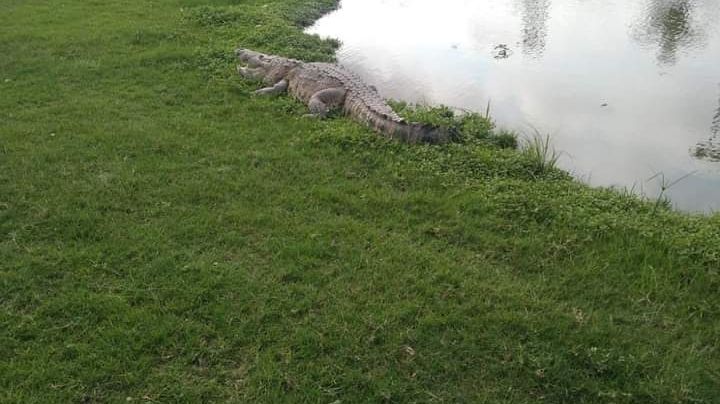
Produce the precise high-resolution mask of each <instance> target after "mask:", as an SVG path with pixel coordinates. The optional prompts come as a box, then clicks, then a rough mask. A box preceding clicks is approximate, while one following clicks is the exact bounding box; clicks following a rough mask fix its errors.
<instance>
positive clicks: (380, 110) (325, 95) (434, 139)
mask: <svg viewBox="0 0 720 404" xmlns="http://www.w3.org/2000/svg"><path fill="white" fill-rule="evenodd" d="M236 54H237V56H238V59H239V60H240V62H241V63H243V64H244V65H246V66H243V65H239V66H238V73H240V75H241V76H243V77H246V78H250V79H256V80H262V81H264V82H265V84H267V85H268V87H265V88H262V89H260V90H257V91H256V92H255V93H256V94H260V95H275V94H281V93H284V92H286V91H287V92H289V93H290V94H291V95H292V96H294V97H295V98H297V99H299V100H300V101H302V102H304V103H305V104H307V105H308V107H309V108H310V113H311V115H312V116H315V117H319V118H324V117H325V116H327V114H328V113H329V112H330V111H331V110H333V109H337V108H339V109H341V110H342V111H343V113H344V114H345V115H347V116H349V117H351V118H352V119H355V120H356V121H359V122H361V123H363V124H365V125H367V126H369V127H370V128H372V129H374V130H375V131H376V132H379V133H381V134H383V135H385V136H388V137H391V138H394V139H400V140H402V141H405V142H408V143H420V142H423V143H444V142H447V141H448V140H449V135H448V133H447V132H445V131H443V130H441V129H439V128H435V127H432V126H429V125H423V124H418V123H408V122H406V121H405V120H403V119H402V118H401V117H400V116H398V115H397V114H396V113H395V112H394V111H393V110H392V109H391V108H390V106H389V105H388V104H387V103H386V102H385V100H384V99H383V98H382V97H380V94H378V92H377V90H376V89H375V88H374V87H371V86H368V85H367V84H365V83H364V82H363V81H362V80H361V79H360V78H359V77H357V76H356V75H355V74H354V73H352V72H350V71H348V70H346V69H344V68H342V67H340V66H338V65H335V64H330V63H306V62H302V61H300V60H295V59H288V58H284V57H280V56H272V55H266V54H263V53H260V52H255V51H252V50H248V49H238V50H236Z"/></svg>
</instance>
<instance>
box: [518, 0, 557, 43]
mask: <svg viewBox="0 0 720 404" xmlns="http://www.w3.org/2000/svg"><path fill="white" fill-rule="evenodd" d="M550 4H551V2H550V0H521V2H520V6H521V9H522V11H521V14H522V44H523V53H524V54H526V55H529V56H533V57H540V56H542V55H543V53H544V52H545V45H546V39H547V30H548V29H547V25H548V24H547V23H548V18H549V17H550Z"/></svg>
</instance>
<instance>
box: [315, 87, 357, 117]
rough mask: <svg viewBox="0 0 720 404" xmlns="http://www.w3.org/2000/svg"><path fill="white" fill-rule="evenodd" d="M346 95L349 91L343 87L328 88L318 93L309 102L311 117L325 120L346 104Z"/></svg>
mask: <svg viewBox="0 0 720 404" xmlns="http://www.w3.org/2000/svg"><path fill="white" fill-rule="evenodd" d="M346 94H347V90H346V89H344V88H342V87H334V88H327V89H325V90H320V91H318V92H316V93H315V94H313V96H312V97H310V101H309V102H308V107H310V116H312V117H315V118H325V117H326V116H327V114H328V113H329V112H330V111H332V110H333V109H335V108H339V107H340V106H342V105H343V104H344V103H345V95H346Z"/></svg>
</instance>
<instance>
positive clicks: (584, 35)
mask: <svg viewBox="0 0 720 404" xmlns="http://www.w3.org/2000/svg"><path fill="white" fill-rule="evenodd" d="M309 32H311V33H316V34H319V35H321V36H329V37H334V38H338V39H340V40H341V41H342V43H343V45H342V48H341V49H340V50H339V53H338V60H339V62H340V63H341V64H343V65H345V66H347V67H349V68H350V69H352V70H354V71H356V72H357V73H358V74H360V75H361V76H362V77H363V78H365V79H366V80H367V81H368V82H369V83H371V84H374V85H375V86H376V87H377V88H378V89H379V90H380V92H381V93H382V94H383V95H384V96H385V97H388V98H399V99H404V100H409V101H418V102H428V103H433V104H440V103H441V104H446V105H451V106H455V107H462V108H467V109H472V110H476V111H485V108H486V107H487V105H488V103H490V109H491V113H492V115H493V117H494V119H495V120H496V122H497V123H498V124H499V125H500V126H504V127H507V128H510V129H515V130H518V131H521V132H529V131H531V130H532V128H537V129H539V130H540V131H541V132H543V133H549V134H550V135H551V138H552V140H553V142H554V145H555V147H556V148H557V149H558V150H561V151H563V152H564V154H563V158H562V160H561V164H562V166H563V167H564V168H566V169H567V170H569V171H570V172H572V173H573V174H574V175H576V176H577V177H578V178H580V179H581V180H583V181H586V182H588V183H590V184H593V185H602V186H618V187H627V188H633V189H635V190H636V191H637V192H643V193H645V194H646V195H647V196H649V197H655V196H657V195H658V193H659V192H660V189H661V186H662V182H663V180H662V179H663V178H664V181H665V184H666V185H667V184H670V183H672V182H674V181H675V180H676V179H680V178H683V177H685V178H684V179H682V180H681V181H679V182H677V183H675V184H674V185H672V186H671V187H670V189H669V190H668V191H667V195H668V196H669V197H670V198H671V200H672V201H673V203H674V204H675V206H676V207H677V208H679V209H683V210H688V211H705V212H708V211H714V210H720V162H718V161H713V159H712V158H707V157H706V158H698V157H696V156H695V155H694V153H693V150H694V149H695V148H696V145H697V144H698V143H702V144H709V145H710V146H709V147H714V146H713V145H715V146H717V147H718V148H719V149H718V150H720V1H718V0H444V1H437V0H343V1H342V3H341V6H340V9H339V10H338V11H336V12H333V13H331V14H329V15H327V16H325V17H324V18H322V19H321V20H319V21H318V22H317V24H316V25H315V26H313V27H311V28H310V29H309ZM706 154H707V153H706Z"/></svg>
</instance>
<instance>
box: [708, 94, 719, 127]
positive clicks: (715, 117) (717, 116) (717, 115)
mask: <svg viewBox="0 0 720 404" xmlns="http://www.w3.org/2000/svg"><path fill="white" fill-rule="evenodd" d="M718 88H720V85H719V86H718ZM710 133H711V134H712V136H713V137H717V136H718V135H720V98H718V109H717V111H715V116H714V117H713V121H712V126H710Z"/></svg>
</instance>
